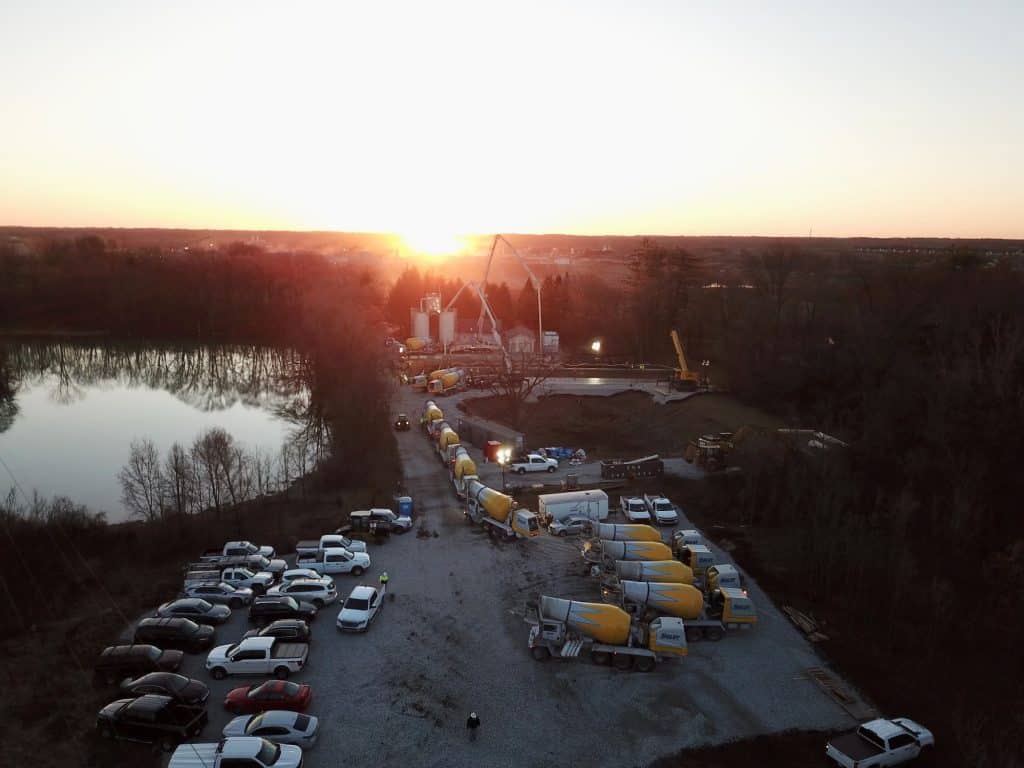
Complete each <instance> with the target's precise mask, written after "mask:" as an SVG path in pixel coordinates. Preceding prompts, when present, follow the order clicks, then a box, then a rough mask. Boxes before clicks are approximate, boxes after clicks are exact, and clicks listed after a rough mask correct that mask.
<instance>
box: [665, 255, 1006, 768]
mask: <svg viewBox="0 0 1024 768" xmlns="http://www.w3.org/2000/svg"><path fill="white" fill-rule="evenodd" d="M739 283H742V284H745V285H749V286H750V287H749V288H744V287H740V286H739ZM688 296H689V300H688V302H687V305H686V307H685V310H684V311H683V312H681V318H680V319H684V318H688V319H689V320H690V321H691V323H692V326H691V327H697V328H699V329H700V334H699V336H701V337H703V338H705V339H706V340H707V341H706V346H705V349H706V350H707V353H708V354H709V356H711V357H712V359H713V360H714V361H716V362H717V363H718V364H719V365H718V366H716V368H715V369H713V370H718V371H720V372H721V373H722V375H723V376H724V377H727V381H728V383H729V384H730V386H731V387H732V389H734V390H735V391H737V392H739V393H741V394H742V395H744V397H745V398H746V399H748V400H750V401H753V402H757V403H760V404H762V405H765V406H766V407H769V408H771V409H774V410H776V411H779V412H784V413H786V414H788V415H789V416H790V418H791V420H792V421H793V422H794V423H797V424H799V425H801V426H804V427H810V428H816V429H821V430H823V431H825V432H828V433H831V434H835V435H836V436H838V437H841V438H843V439H844V440H846V441H847V442H848V443H849V448H848V449H846V450H838V451H836V450H833V451H831V452H829V454H828V458H827V459H820V460H819V459H809V458H807V457H805V456H803V455H802V454H800V453H798V452H793V451H789V450H782V451H780V450H778V449H779V446H778V444H777V441H775V440H774V439H773V438H771V437H769V436H764V437H762V438H761V439H753V440H751V441H749V442H747V443H744V444H741V446H740V448H739V450H738V453H737V460H738V461H740V462H741V463H742V465H743V469H744V472H743V473H742V474H741V475H740V477H739V479H736V478H734V477H730V478H722V480H721V481H719V482H718V483H716V486H718V489H717V494H718V495H717V499H716V503H715V504H714V508H715V510H716V512H715V514H716V515H718V516H720V518H721V519H723V520H729V521H732V522H739V523H742V524H745V525H753V526H754V530H763V529H766V528H777V529H779V530H781V531H785V532H787V534H788V536H790V537H792V538H795V539H797V540H798V541H799V543H800V547H799V548H798V549H796V550H794V551H792V552H791V553H789V554H787V555H783V561H782V562H778V563H772V564H770V565H769V566H768V568H769V570H772V569H777V571H779V572H784V573H785V574H786V577H785V578H786V581H787V583H788V584H789V585H791V586H792V589H793V591H794V592H797V593H803V594H805V595H807V596H808V598H809V601H810V605H811V606H815V605H817V606H822V607H826V606H832V607H831V609H829V608H826V609H825V610H826V611H827V612H828V613H829V615H830V616H832V617H833V619H834V620H835V622H836V625H837V626H836V632H839V633H842V634H843V635H844V636H845V638H846V646H847V647H851V646H853V647H856V648H857V649H858V651H857V655H858V659H857V660H856V661H854V662H851V663H858V664H859V665H860V668H859V669H858V670H857V672H859V673H861V679H865V678H867V679H869V680H870V681H871V683H870V684H869V685H870V687H869V693H873V694H874V695H876V696H877V697H878V699H879V701H880V703H882V704H883V706H885V707H886V708H887V709H892V710H897V709H898V710H899V711H901V712H903V711H906V707H907V706H908V702H909V705H912V706H913V707H914V710H915V711H914V713H911V714H913V716H915V717H918V718H919V719H921V720H922V721H923V722H928V723H929V724H934V725H935V727H936V729H937V731H938V732H939V738H940V744H941V746H940V747H939V749H940V750H941V751H942V752H943V753H944V754H945V755H946V756H947V758H949V759H947V760H944V761H943V764H948V765H953V764H970V765H974V766H1004V765H1012V764H1016V763H1017V762H1019V761H1020V759H1021V756H1022V755H1024V726H1022V725H1021V722H1020V720H1019V717H1017V714H1018V713H1020V712H1021V711H1024V695H1022V692H1021V688H1020V686H1019V682H1018V681H1020V680H1021V679H1024V656H1022V654H1021V653H1020V643H1021V638H1024V610H1022V608H1024V597H1022V595H1024V518H1022V516H1021V515H1020V512H1019V509H1018V507H1019V499H1020V498H1022V495H1024V475H1022V474H1021V473H1020V471H1019V469H1018V466H1017V465H1018V463H1019V460H1020V457H1021V456H1024V433H1022V431H1021V430H1020V428H1019V425H1021V424H1024V275H1022V274H1021V272H1020V271H1018V270H1016V269H1015V268H1014V266H1013V265H1012V264H1007V263H1000V262H991V261H988V260H986V259H984V258H982V257H981V256H980V255H978V254H974V253H972V252H970V251H965V250H963V249H953V250H951V251H949V252H948V253H945V254H941V255H939V256H933V257H929V258H927V259H917V260H911V259H909V258H904V259H901V260H899V261H879V260H864V259H859V258H855V257H853V256H849V257H848V258H845V259H841V260H839V261H838V262H835V263H821V262H820V261H816V260H814V259H813V258H810V257H809V256H808V255H807V254H804V253H801V252H800V251H798V250H796V249H794V248H792V247H789V246H785V245H780V246H776V247H774V248H771V249H768V250H766V251H765V252H764V253H760V254H753V255H751V257H750V258H749V259H748V261H747V264H746V271H745V273H744V274H742V275H739V276H737V281H736V284H734V285H733V286H732V287H730V288H720V289H715V290H707V291H700V292H690V293H689V294H688ZM687 437H692V436H687ZM837 603H838V604H841V608H840V609H836V607H835V606H836V605H837ZM938 681H941V686H940V687H939V688H936V684H937V682H938ZM940 691H941V692H940Z"/></svg>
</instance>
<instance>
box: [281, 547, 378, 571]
mask: <svg viewBox="0 0 1024 768" xmlns="http://www.w3.org/2000/svg"><path fill="white" fill-rule="evenodd" d="M295 567H296V568H312V569H313V570H314V571H316V572H317V573H320V574H327V575H330V574H334V573H351V574H352V575H353V576H361V575H362V573H363V571H365V570H367V569H368V568H369V567H370V556H369V555H368V554H366V553H365V552H350V551H349V550H347V549H345V548H344V547H331V548H330V549H321V550H319V551H317V552H316V553H314V554H312V555H299V556H298V557H296V558H295Z"/></svg>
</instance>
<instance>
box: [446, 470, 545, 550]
mask: <svg viewBox="0 0 1024 768" xmlns="http://www.w3.org/2000/svg"><path fill="white" fill-rule="evenodd" d="M465 485H466V509H465V515H466V517H467V519H469V520H472V521H473V522H474V523H478V524H479V525H483V526H484V527H485V528H486V529H487V532H488V534H489V535H491V536H499V537H502V538H508V539H514V538H516V537H522V538H529V537H531V536H539V535H540V519H539V518H538V517H537V515H535V514H534V513H533V512H530V511H529V510H527V509H519V507H518V506H517V505H516V503H515V502H514V501H513V500H512V497H511V496H506V495H505V494H504V493H500V492H499V491H496V490H494V489H493V488H489V487H487V486H486V485H484V484H483V483H481V482H480V480H479V479H477V478H475V477H473V478H467V479H466V484H465Z"/></svg>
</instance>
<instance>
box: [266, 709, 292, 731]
mask: <svg viewBox="0 0 1024 768" xmlns="http://www.w3.org/2000/svg"><path fill="white" fill-rule="evenodd" d="M262 714H263V717H262V718H261V720H260V725H283V726H285V727H288V728H290V727H292V726H294V725H295V720H296V718H298V716H299V713H298V712H289V711H287V710H284V709H268V710H267V711H266V712H264V713H262ZM257 717H258V715H257Z"/></svg>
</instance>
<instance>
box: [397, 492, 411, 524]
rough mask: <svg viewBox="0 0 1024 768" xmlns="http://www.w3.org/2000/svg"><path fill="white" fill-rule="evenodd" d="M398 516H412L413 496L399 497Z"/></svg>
mask: <svg viewBox="0 0 1024 768" xmlns="http://www.w3.org/2000/svg"><path fill="white" fill-rule="evenodd" d="M398 516H399V517H408V518H410V519H411V518H412V496H399V497H398Z"/></svg>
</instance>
